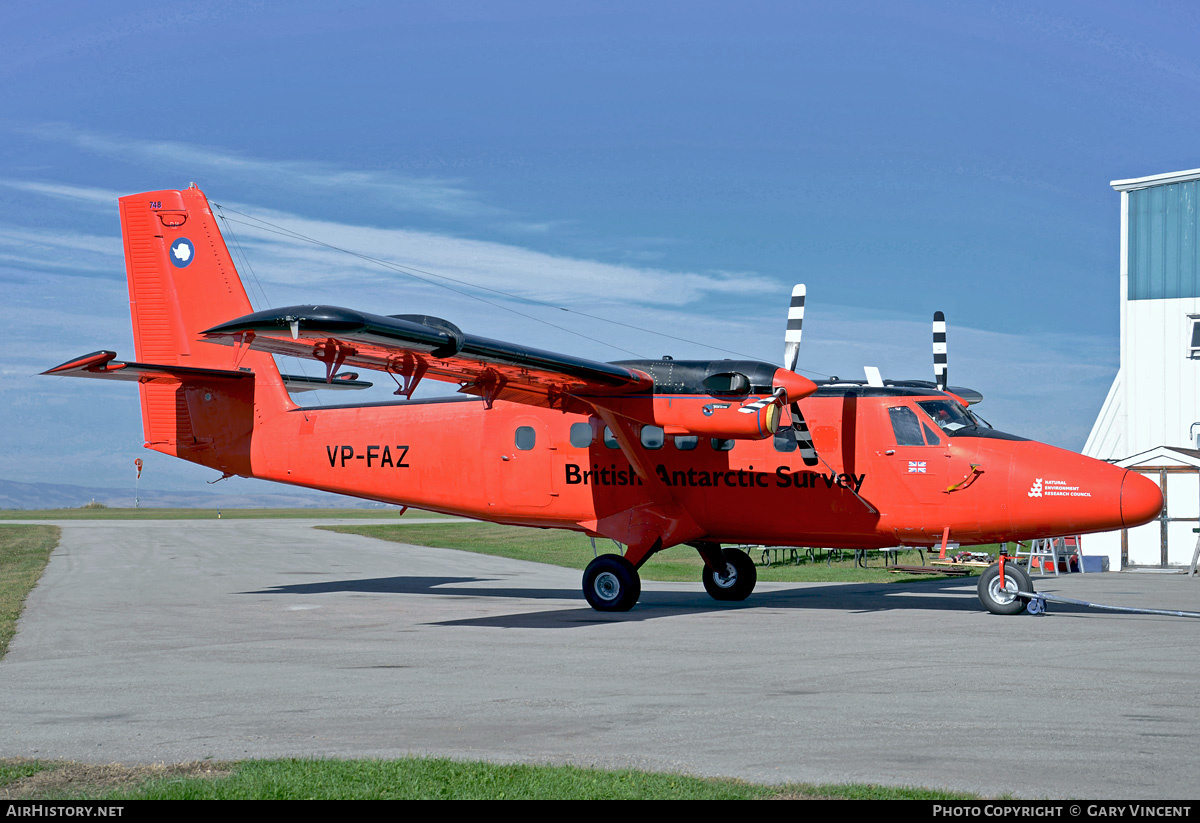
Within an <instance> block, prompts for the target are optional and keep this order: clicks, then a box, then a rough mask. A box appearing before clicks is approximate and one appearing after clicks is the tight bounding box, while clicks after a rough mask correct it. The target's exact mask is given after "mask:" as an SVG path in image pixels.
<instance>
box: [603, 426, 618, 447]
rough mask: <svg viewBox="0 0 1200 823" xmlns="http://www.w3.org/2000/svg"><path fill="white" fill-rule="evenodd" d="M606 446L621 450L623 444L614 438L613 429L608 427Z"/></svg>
mask: <svg viewBox="0 0 1200 823" xmlns="http://www.w3.org/2000/svg"><path fill="white" fill-rule="evenodd" d="M604 445H605V446H607V447H608V448H610V449H619V448H621V444H620V443H618V442H617V438H616V437H614V436H613V433H612V429H610V428H609V427H608V426H605V427H604Z"/></svg>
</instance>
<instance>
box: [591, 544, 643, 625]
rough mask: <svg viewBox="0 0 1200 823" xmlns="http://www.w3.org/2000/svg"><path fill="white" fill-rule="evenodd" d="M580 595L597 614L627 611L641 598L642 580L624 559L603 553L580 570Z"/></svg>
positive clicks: (631, 565)
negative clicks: (581, 578) (581, 579)
mask: <svg viewBox="0 0 1200 823" xmlns="http://www.w3.org/2000/svg"><path fill="white" fill-rule="evenodd" d="M583 596H584V597H585V598H587V602H588V605H589V606H591V607H592V608H593V609H595V610H596V611H598V612H627V611H629V610H630V609H632V608H633V606H634V604H635V603H637V602H638V598H639V597H641V596H642V580H641V578H640V577H638V573H637V569H635V568H634V567H633V564H632V563H630V562H629V561H628V560H626V559H625V558H624V557H621V556H620V555H616V554H602V555H600V556H599V557H597V558H596V559H595V560H593V561H592V562H591V563H588V565H587V568H586V569H584V570H583Z"/></svg>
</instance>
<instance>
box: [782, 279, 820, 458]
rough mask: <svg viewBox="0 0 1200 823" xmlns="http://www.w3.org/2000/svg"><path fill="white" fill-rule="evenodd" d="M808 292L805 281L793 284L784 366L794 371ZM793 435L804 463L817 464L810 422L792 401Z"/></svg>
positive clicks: (784, 334)
mask: <svg viewBox="0 0 1200 823" xmlns="http://www.w3.org/2000/svg"><path fill="white" fill-rule="evenodd" d="M806 292H807V289H805V287H804V284H803V283H797V284H796V285H795V286H793V287H792V303H791V305H790V306H788V318H787V330H786V331H785V332H784V333H783V367H784V368H785V369H787V370H788V371H790V372H794V371H795V370H796V365H797V364H798V363H799V362H800V335H801V333H802V332H803V330H804V297H805V294H806ZM792 436H793V437H795V438H796V446H797V447H798V448H799V449H800V457H801V458H802V459H803V460H804V465H806V466H815V465H817V463H818V457H817V449H816V447H815V446H813V442H812V435H811V434H809V431H808V424H807V423H805V422H804V415H802V414H801V413H800V404H799V403H792Z"/></svg>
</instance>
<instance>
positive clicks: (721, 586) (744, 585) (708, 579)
mask: <svg viewBox="0 0 1200 823" xmlns="http://www.w3.org/2000/svg"><path fill="white" fill-rule="evenodd" d="M714 565H715V566H716V567H717V568H716V569H710V568H709V567H708V566H705V567H704V570H703V571H701V572H700V579H701V580H703V581H704V590H705V591H707V592H708V594H709V596H710V597H712V599H713V600H745V599H746V598H747V597H749V596H750V592H752V591H754V584H755V583H757V582H758V569H756V568H755V566H754V561H753V560H751V559H750V556H749V555H748V554H746V553H745V552H744V551H742V550H741V549H722V550H721V557H720V560H718V561H717V562H716V563H715V564H714Z"/></svg>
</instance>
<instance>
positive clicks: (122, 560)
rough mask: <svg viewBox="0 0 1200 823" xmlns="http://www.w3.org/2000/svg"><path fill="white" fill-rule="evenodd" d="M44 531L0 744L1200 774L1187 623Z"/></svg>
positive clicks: (322, 537)
mask: <svg viewBox="0 0 1200 823" xmlns="http://www.w3.org/2000/svg"><path fill="white" fill-rule="evenodd" d="M372 522H374V523H378V522H379V521H377V520H376V521H372ZM59 525H61V526H62V535H63V537H62V543H61V545H60V546H59V548H58V549H57V550H56V551H55V553H54V556H53V558H52V559H51V561H50V565H49V567H48V568H47V570H46V574H45V576H44V577H43V579H42V582H41V583H40V584H39V585H38V587H37V588H36V589H35V590H34V592H33V594H32V595H31V596H30V599H29V602H28V604H27V606H26V611H25V614H24V616H23V617H22V618H21V622H20V624H19V628H18V633H17V636H16V638H15V640H14V641H13V643H12V645H11V647H10V650H9V653H8V656H7V657H6V658H5V659H4V660H3V661H2V662H0V707H2V708H0V756H26V757H38V758H67V759H73V760H83V761H91V762H113V761H119V762H152V761H168V762H172V761H184V760H197V759H202V758H216V759H236V758H245V757H278V756H313V757H397V756H402V755H406V754H436V755H447V756H453V757H459V758H478V759H489V760H503V761H521V762H554V763H559V762H571V763H575V764H580V765H593V764H594V765H601V766H633V767H638V768H645V769H653V770H669V771H679V772H686V773H690V774H697V775H712V776H729V777H739V778H744V779H747V780H753V781H762V782H784V781H805V782H846V781H858V782H873V783H884V784H896V785H921V786H936V787H946V788H954V789H962V790H968V791H975V792H981V793H983V794H987V795H995V794H1000V793H1003V792H1011V793H1012V794H1014V795H1016V796H1019V797H1053V798H1066V797H1080V798H1104V797H1123V798H1158V799H1180V798H1194V797H1196V796H1197V793H1198V789H1197V783H1196V778H1195V766H1196V760H1195V746H1194V741H1195V740H1196V739H1200V718H1198V714H1200V713H1198V712H1197V704H1198V702H1200V698H1198V696H1197V691H1198V690H1197V684H1198V683H1200V678H1198V675H1200V657H1198V656H1197V655H1196V654H1195V651H1194V649H1195V646H1196V644H1197V639H1198V638H1200V621H1197V620H1187V619H1179V618H1170V617H1159V616H1140V615H1139V616H1131V615H1121V614H1110V613H1104V612H1096V611H1090V610H1084V609H1082V608H1079V607H1066V606H1054V605H1051V614H1049V615H1047V616H1043V617H1030V616H1025V615H1023V616H1020V617H996V616H993V615H990V614H987V613H986V612H984V611H983V610H982V608H981V607H980V605H979V602H978V600H977V598H976V596H975V586H974V581H971V582H969V583H964V582H963V581H943V582H934V581H922V582H918V583H912V584H879V585H876V584H871V585H834V584H803V585H802V584H794V585H781V584H773V585H772V584H760V585H759V589H758V591H756V593H755V594H754V595H753V596H752V597H751V599H750V600H748V601H746V603H744V604H735V605H732V606H731V605H723V604H717V603H715V602H714V601H712V600H710V599H709V598H708V596H707V595H706V594H705V593H704V591H703V589H702V588H701V586H700V584H699V582H698V581H697V582H696V583H695V584H669V583H653V582H648V583H646V584H645V585H644V591H643V595H642V600H641V602H640V603H639V605H638V606H637V607H636V608H635V609H634V610H633V611H632V612H629V613H627V614H621V615H602V614H598V613H596V612H593V611H592V610H591V609H589V608H588V607H587V605H586V604H585V603H584V601H583V597H582V594H581V593H580V591H579V582H580V574H579V572H576V571H572V570H566V569H559V568H554V567H550V566H542V565H538V564H530V563H522V562H518V561H511V560H505V559H501V558H494V557H486V556H481V555H474V554H468V553H464V552H456V551H450V550H442V549H431V548H421V547H409V546H401V545H398V544H394V543H385V542H382V541H376V540H372V539H370V538H363V537H356V536H351V535H341V534H335V533H331V532H327V531H321V530H315V529H313V528H312V527H313V525H314V521H311V520H291V521H289V520H257V521H256V520H222V521H180V520H176V521H70V522H63V523H60V524H59ZM446 528H457V526H455V525H452V524H447V526H446ZM580 551H581V553H587V552H589V551H590V549H589V548H588V547H587V541H586V539H584V538H582V537H581V538H580ZM1035 585H1036V586H1037V587H1038V588H1039V590H1042V591H1047V592H1057V593H1060V594H1063V595H1065V596H1068V597H1074V598H1079V599H1084V600H1090V601H1094V602H1100V603H1110V604H1116V605H1133V606H1150V607H1155V608H1169V609H1182V610H1190V611H1200V579H1197V580H1189V579H1188V578H1186V577H1184V576H1165V575H1132V574H1124V575H1119V574H1106V575H1099V574H1097V575H1072V576H1069V577H1068V576H1064V577H1060V578H1044V579H1040V578H1035Z"/></svg>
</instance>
